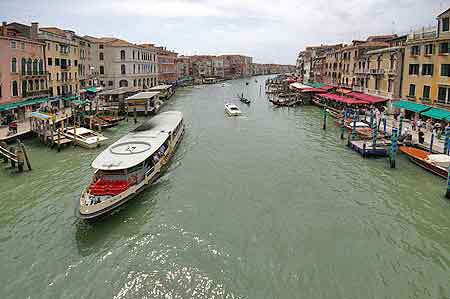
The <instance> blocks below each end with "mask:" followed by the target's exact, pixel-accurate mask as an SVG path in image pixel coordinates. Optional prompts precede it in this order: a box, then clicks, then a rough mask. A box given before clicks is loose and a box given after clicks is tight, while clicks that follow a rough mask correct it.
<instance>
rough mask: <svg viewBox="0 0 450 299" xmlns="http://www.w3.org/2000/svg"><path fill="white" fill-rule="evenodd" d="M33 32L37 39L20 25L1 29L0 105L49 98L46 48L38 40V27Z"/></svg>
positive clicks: (4, 26)
mask: <svg viewBox="0 0 450 299" xmlns="http://www.w3.org/2000/svg"><path fill="white" fill-rule="evenodd" d="M24 28H25V31H24V30H23V29H24ZM32 28H33V30H34V35H32V33H31V31H30V30H31V28H30V27H28V26H24V25H21V24H17V23H12V24H9V25H8V24H7V23H5V22H3V24H2V26H1V27H0V53H1V55H0V105H1V104H7V103H14V102H20V101H24V100H27V99H31V98H35V97H43V96H48V82H47V75H46V68H45V53H44V51H45V49H44V48H45V44H44V43H41V42H39V41H37V39H36V36H37V31H36V29H37V24H36V23H33V24H32ZM32 36H34V37H35V38H34V39H33V38H31V37H32Z"/></svg>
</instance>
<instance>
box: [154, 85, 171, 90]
mask: <svg viewBox="0 0 450 299" xmlns="http://www.w3.org/2000/svg"><path fill="white" fill-rule="evenodd" d="M171 87H172V85H169V84H162V85H157V86H153V87H151V88H149V89H148V90H166V89H169V88H171Z"/></svg>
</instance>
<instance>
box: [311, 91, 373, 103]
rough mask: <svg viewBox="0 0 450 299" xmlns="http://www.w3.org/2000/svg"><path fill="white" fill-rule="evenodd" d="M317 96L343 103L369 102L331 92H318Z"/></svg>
mask: <svg viewBox="0 0 450 299" xmlns="http://www.w3.org/2000/svg"><path fill="white" fill-rule="evenodd" d="M317 96H319V97H321V98H324V99H326V100H330V101H335V102H340V103H344V104H348V105H367V104H369V102H367V101H363V100H358V99H352V98H347V97H343V96H339V95H337V94H331V93H325V94H319V95H317Z"/></svg>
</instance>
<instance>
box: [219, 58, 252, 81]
mask: <svg viewBox="0 0 450 299" xmlns="http://www.w3.org/2000/svg"><path fill="white" fill-rule="evenodd" d="M218 57H219V58H221V59H222V60H223V69H224V78H226V79H233V78H241V77H248V76H251V75H252V73H251V64H252V62H253V58H252V57H249V56H244V55H221V56H218Z"/></svg>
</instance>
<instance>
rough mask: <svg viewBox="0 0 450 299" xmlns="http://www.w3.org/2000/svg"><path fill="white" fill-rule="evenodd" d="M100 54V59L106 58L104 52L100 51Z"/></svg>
mask: <svg viewBox="0 0 450 299" xmlns="http://www.w3.org/2000/svg"><path fill="white" fill-rule="evenodd" d="M98 55H99V58H100V60H104V59H105V56H104V55H103V53H102V52H100V54H98Z"/></svg>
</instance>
